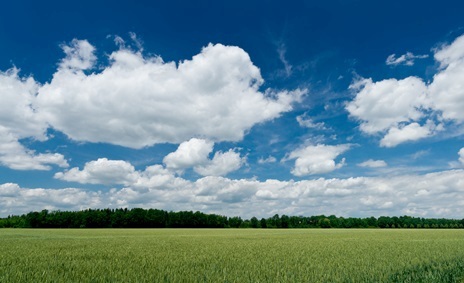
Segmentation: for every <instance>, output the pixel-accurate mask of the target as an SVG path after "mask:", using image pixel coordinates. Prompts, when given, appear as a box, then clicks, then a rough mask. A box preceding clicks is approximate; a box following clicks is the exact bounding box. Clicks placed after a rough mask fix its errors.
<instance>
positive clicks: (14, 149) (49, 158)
mask: <svg viewBox="0 0 464 283" xmlns="http://www.w3.org/2000/svg"><path fill="white" fill-rule="evenodd" d="M0 164H2V165H4V166H6V167H8V168H11V169H14V170H50V169H51V167H50V165H57V166H59V167H62V168H66V167H68V166H69V165H68V162H67V161H66V159H65V158H64V156H63V155H62V154H58V153H39V154H37V153H36V152H35V151H33V150H29V149H27V148H25V147H24V146H23V145H21V143H20V142H19V141H18V138H17V137H15V136H14V135H13V134H12V133H11V132H10V130H9V129H6V128H4V127H2V126H0Z"/></svg>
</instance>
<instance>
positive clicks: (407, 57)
mask: <svg viewBox="0 0 464 283" xmlns="http://www.w3.org/2000/svg"><path fill="white" fill-rule="evenodd" d="M428 57H429V55H427V54H425V55H414V54H413V53H412V52H406V54H403V55H401V56H399V57H396V54H391V55H390V56H388V57H387V60H386V61H385V63H386V64H387V65H389V66H398V65H405V66H413V65H414V60H416V59H425V58H428Z"/></svg>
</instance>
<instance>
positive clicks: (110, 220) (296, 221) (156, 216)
mask: <svg viewBox="0 0 464 283" xmlns="http://www.w3.org/2000/svg"><path fill="white" fill-rule="evenodd" d="M463 227H464V219H460V220H458V219H444V218H440V219H437V218H419V217H411V216H400V217H396V216H393V217H390V216H381V217H378V218H376V217H368V218H355V217H349V218H344V217H337V216H335V215H330V216H325V215H317V216H310V217H307V216H287V215H281V216H280V215H278V214H275V215H274V216H272V217H269V218H261V219H258V218H256V217H252V218H250V219H242V218H241V217H239V216H234V217H227V216H223V215H217V214H206V213H202V212H200V211H197V212H193V211H178V212H173V211H165V210H159V209H143V208H132V209H127V208H118V209H109V208H108V209H87V210H81V211H59V210H58V211H48V210H42V211H40V212H29V213H27V214H23V215H10V216H8V217H6V218H0V228H415V229H417V228H442V229H446V228H447V229H461V228H463Z"/></svg>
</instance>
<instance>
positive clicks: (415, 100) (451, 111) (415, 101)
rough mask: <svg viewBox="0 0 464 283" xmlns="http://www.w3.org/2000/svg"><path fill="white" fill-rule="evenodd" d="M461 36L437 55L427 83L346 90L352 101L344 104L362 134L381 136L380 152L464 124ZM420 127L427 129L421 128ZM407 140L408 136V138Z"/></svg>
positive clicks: (367, 84) (412, 80) (366, 82)
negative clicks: (351, 92) (435, 67)
mask: <svg viewBox="0 0 464 283" xmlns="http://www.w3.org/2000/svg"><path fill="white" fill-rule="evenodd" d="M463 50H464V35H463V36H460V37H458V38H457V39H456V40H455V41H454V42H452V43H451V44H449V45H443V46H442V47H441V48H438V49H436V50H435V54H434V58H435V60H436V61H437V62H438V63H440V69H439V70H438V72H437V73H436V74H435V76H434V77H433V80H432V81H431V82H430V83H425V82H424V81H423V80H422V79H419V78H417V77H407V78H405V79H402V80H397V79H386V80H382V81H379V82H373V81H372V79H360V80H358V81H356V82H354V83H353V84H352V85H351V86H350V89H352V90H354V91H355V94H356V96H355V98H354V99H353V100H352V101H350V102H349V103H347V105H346V110H347V111H348V112H349V114H350V116H351V117H353V118H354V119H356V120H358V121H360V130H361V131H363V132H364V133H367V134H378V133H381V134H383V135H384V137H383V139H382V140H381V142H380V145H381V146H387V147H388V146H396V145H398V144H400V143H403V142H407V141H414V140H418V139H422V138H425V137H429V136H433V135H434V134H436V132H438V131H441V130H443V129H444V126H443V121H445V122H454V123H458V124H461V123H462V122H464V114H463V113H464V112H463V111H462V109H464V84H463V78H464V51H463ZM424 121H426V122H425V124H424ZM408 135H410V136H408Z"/></svg>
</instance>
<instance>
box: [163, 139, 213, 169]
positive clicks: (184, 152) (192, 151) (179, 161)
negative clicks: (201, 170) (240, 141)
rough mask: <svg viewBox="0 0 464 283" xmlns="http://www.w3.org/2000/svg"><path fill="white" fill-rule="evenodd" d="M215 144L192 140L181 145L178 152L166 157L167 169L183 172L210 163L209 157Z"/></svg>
mask: <svg viewBox="0 0 464 283" xmlns="http://www.w3.org/2000/svg"><path fill="white" fill-rule="evenodd" d="M213 147H214V143H213V142H211V141H207V140H204V139H197V138H192V139H190V140H189V141H186V142H183V143H181V144H180V145H179V147H178V148H177V150H176V151H174V152H171V153H169V154H168V155H166V157H164V159H163V162H164V164H166V168H169V169H174V170H183V169H186V168H191V167H194V166H196V165H200V164H205V163H207V162H208V155H209V154H210V153H211V152H212V151H213Z"/></svg>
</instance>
